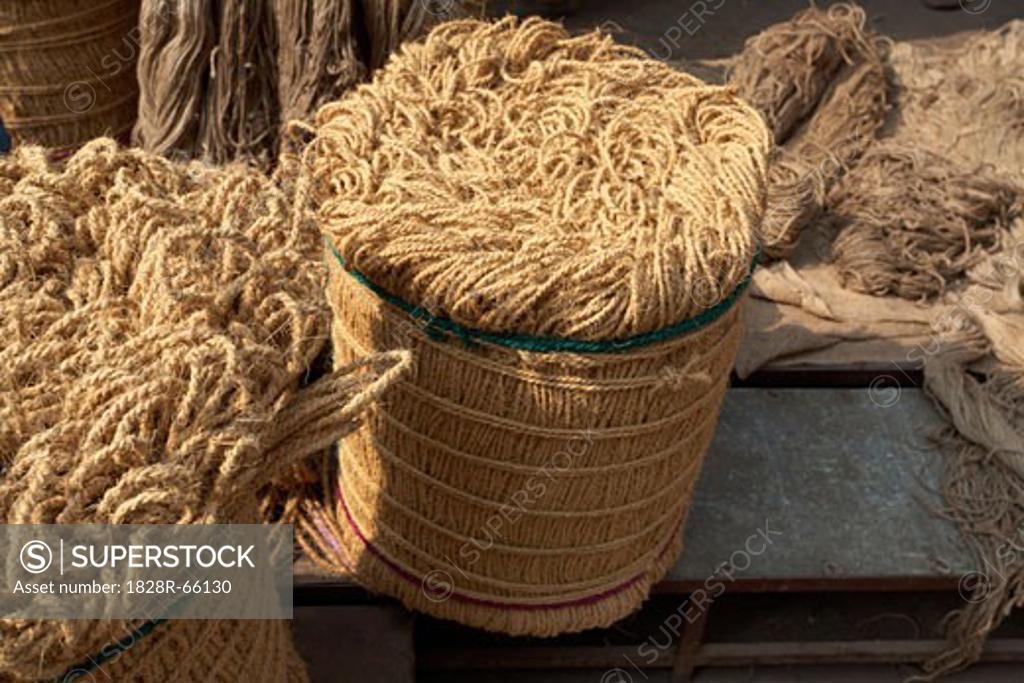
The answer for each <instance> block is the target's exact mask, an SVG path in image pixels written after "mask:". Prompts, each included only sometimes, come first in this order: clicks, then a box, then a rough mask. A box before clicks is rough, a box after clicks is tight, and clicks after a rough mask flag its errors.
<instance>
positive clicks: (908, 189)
mask: <svg viewBox="0 0 1024 683" xmlns="http://www.w3.org/2000/svg"><path fill="white" fill-rule="evenodd" d="M1022 196H1024V195H1022V189H1021V188H1019V187H1016V186H1015V185H1014V184H1013V183H1011V182H1009V181H1006V180H1003V179H1000V178H999V177H998V176H996V175H994V174H993V173H992V172H991V171H988V170H986V169H984V168H978V169H971V170H967V169H964V168H962V167H961V166H960V165H959V164H957V163H955V162H952V161H950V160H948V159H946V158H944V157H940V156H938V155H935V154H931V153H929V152H925V151H923V150H916V149H914V148H911V147H906V146H902V145H900V144H898V143H897V144H894V143H882V144H879V145H877V146H875V147H873V148H872V149H871V150H870V151H869V152H868V153H867V154H865V155H864V158H863V159H862V160H861V162H860V163H859V164H858V165H857V166H856V167H855V168H854V169H853V170H852V171H851V172H850V173H849V174H848V175H847V176H846V178H845V179H844V180H843V182H842V183H841V184H840V186H839V187H838V188H837V189H836V192H835V193H834V194H833V195H832V196H831V197H830V198H829V211H830V214H831V215H830V220H831V221H832V222H834V223H836V224H837V226H838V227H839V234H838V235H837V237H836V240H835V242H834V244H833V255H834V257H835V262H836V268H837V270H838V273H839V276H840V279H841V280H842V282H843V286H845V287H847V288H850V289H855V290H857V291H861V292H866V293H869V294H875V295H886V294H894V295H896V296H901V297H903V298H906V299H926V298H933V297H935V296H938V295H939V294H941V293H942V292H943V291H944V290H945V289H946V287H947V285H948V284H951V283H956V282H957V281H959V280H961V279H962V278H963V277H964V275H965V274H966V273H967V271H968V270H969V269H970V268H971V267H972V266H975V265H977V264H978V263H980V262H981V259H982V258H983V257H984V255H985V254H986V253H987V252H991V251H993V250H994V249H995V248H996V247H997V246H998V244H999V236H1000V234H1003V233H1005V232H1007V230H1008V229H1009V226H1010V225H1011V223H1012V222H1013V220H1014V219H1015V218H1016V217H1017V216H1020V215H1021V212H1022V208H1024V207H1022V204H1021V197H1022Z"/></svg>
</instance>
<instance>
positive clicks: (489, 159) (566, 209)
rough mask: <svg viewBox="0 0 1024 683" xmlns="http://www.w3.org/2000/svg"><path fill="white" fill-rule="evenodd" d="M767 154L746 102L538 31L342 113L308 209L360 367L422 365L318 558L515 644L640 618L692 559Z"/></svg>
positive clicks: (386, 72)
mask: <svg viewBox="0 0 1024 683" xmlns="http://www.w3.org/2000/svg"><path fill="white" fill-rule="evenodd" d="M384 122H387V124H386V125H384ZM770 145H771V140H770V134H769V132H768V130H767V129H766V128H765V126H764V124H763V122H762V120H761V118H760V116H759V115H758V114H757V113H756V112H755V111H754V110H753V109H751V108H750V107H749V106H747V105H745V104H743V103H742V102H741V101H740V100H739V99H738V98H736V97H735V96H734V94H733V93H732V91H731V90H730V89H728V88H722V87H712V86H708V85H706V84H704V83H702V82H700V81H699V80H697V79H695V78H693V77H691V76H689V75H687V74H684V73H680V72H677V71H675V70H673V69H671V68H669V67H667V66H665V65H664V64H661V63H659V62H656V61H653V60H650V59H648V58H646V57H645V56H644V55H643V53H641V52H639V51H637V50H634V49H632V48H628V47H624V46H621V45H617V44H616V43H615V42H614V41H613V40H612V39H611V38H610V37H608V36H605V35H602V34H600V33H593V34H589V35H584V36H580V37H575V38H573V37H570V36H569V35H568V34H567V33H566V32H565V30H563V29H562V28H561V27H560V26H558V25H556V24H553V23H550V22H546V21H543V20H539V19H528V20H526V21H524V22H522V23H520V22H518V21H517V20H516V19H513V18H509V19H505V20H502V21H500V22H497V23H493V24H490V23H483V22H478V21H459V22H452V23H448V24H444V25H442V26H440V27H438V28H436V29H435V30H433V31H432V32H431V33H430V34H429V35H428V36H427V38H426V39H425V41H424V42H422V43H416V44H411V45H406V46H405V47H404V48H403V49H402V50H401V51H400V52H399V53H398V54H397V55H396V56H395V57H394V58H393V59H392V60H391V62H389V63H388V65H387V66H386V67H385V68H384V69H383V70H382V71H380V72H379V73H378V74H377V76H376V77H375V79H374V81H373V83H372V84H370V85H369V86H365V87H361V88H359V89H358V90H356V91H354V92H353V93H351V94H350V95H349V96H348V97H346V98H345V99H343V100H341V101H340V102H338V103H334V104H330V105H327V106H325V107H324V108H323V109H321V111H320V112H319V114H318V117H317V138H316V141H315V142H314V143H313V144H311V145H310V146H309V148H307V153H306V159H305V167H306V168H305V171H306V175H305V176H304V177H303V178H302V181H301V182H300V196H301V198H300V199H299V200H297V201H300V206H304V207H305V206H307V204H306V202H307V201H308V202H309V204H308V208H310V210H311V211H313V212H315V215H316V217H317V221H318V224H319V227H320V229H321V230H322V231H323V233H324V235H325V237H326V239H327V240H328V242H329V249H328V251H327V256H328V260H329V261H330V262H331V269H332V270H331V277H330V284H329V294H328V298H329V301H330V303H331V306H332V308H333V309H334V311H335V318H334V321H333V323H332V337H333V341H334V349H335V362H336V363H341V364H344V363H348V362H350V360H351V359H352V358H356V357H360V356H362V355H364V354H366V353H372V352H375V351H383V350H388V349H394V348H399V347H402V348H405V347H408V348H411V350H412V351H413V355H414V358H415V363H414V369H413V371H412V372H411V374H410V375H409V376H408V378H407V379H405V380H403V381H400V382H398V384H396V386H395V387H394V388H393V390H392V392H391V393H390V394H389V397H388V400H387V401H386V402H385V403H383V404H380V405H378V406H375V408H374V409H373V410H372V413H371V414H372V417H370V418H368V420H367V422H366V423H365V425H364V426H363V428H361V429H360V430H359V431H358V432H357V433H356V434H355V435H353V437H351V440H349V441H347V442H346V443H344V444H341V446H340V456H339V470H340V478H339V480H338V481H337V482H336V484H335V485H334V486H336V490H335V491H334V493H335V496H334V498H333V500H332V501H331V502H330V504H328V505H327V506H325V508H324V509H321V510H316V509H314V510H313V511H312V512H311V514H310V519H309V521H308V524H307V526H306V529H307V530H308V531H309V533H310V535H311V536H312V537H316V538H314V539H312V540H314V541H315V545H317V546H318V552H317V553H316V557H317V558H318V559H319V560H320V561H321V562H322V563H323V564H325V565H327V566H329V567H335V568H339V569H340V568H343V567H347V568H348V570H349V571H353V572H355V574H356V575H357V576H358V578H359V579H360V580H361V581H364V582H365V583H366V584H367V585H368V586H370V587H371V588H373V589H376V590H380V591H383V592H386V593H389V594H391V595H395V596H397V597H399V598H400V599H401V600H402V601H403V602H404V603H405V604H406V605H408V606H410V607H412V608H414V609H418V610H421V611H424V612H427V613H430V614H433V615H437V616H440V617H445V618H451V619H455V620H458V621H461V622H463V623H467V624H471V625H474V626H478V627H482V628H486V629H491V630H495V631H502V632H506V633H512V634H536V635H553V634H557V633H561V632H566V631H577V630H582V629H586V628H591V627H597V626H602V625H607V624H610V623H612V622H614V621H615V620H616V619H619V618H621V617H622V616H623V615H625V614H627V613H629V612H630V611H632V610H633V609H635V608H636V607H637V606H638V605H639V604H640V602H641V601H642V600H643V599H644V598H645V596H646V595H647V592H648V590H649V588H650V586H651V585H652V583H653V582H655V581H657V580H658V579H659V578H660V577H661V576H662V575H663V574H664V572H665V571H666V570H667V568H668V567H669V566H670V565H672V563H673V562H674V561H675V558H676V556H677V554H678V552H679V550H680V545H681V527H682V525H683V523H684V521H685V517H686V513H687V510H688V499H689V495H690V492H691V490H692V487H693V484H694V481H695V480H696V478H697V475H698V472H699V469H700V464H701V459H702V457H703V453H704V451H705V448H706V446H707V445H708V442H709V440H710V439H711V436H712V433H713V431H714V427H715V422H716V419H717V415H718V409H719V405H720V402H721V400H722V396H723V394H724V391H725V388H726V384H727V382H728V375H729V371H730V368H731V365H732V361H733V358H734V355H735V353H736V347H737V343H738V340H739V328H738V324H737V310H738V301H739V299H740V298H741V296H742V293H743V290H744V288H745V285H746V283H747V281H748V279H749V275H750V269H751V267H752V260H753V259H754V257H755V250H756V246H755V237H754V234H755V230H756V228H757V225H758V223H759V221H760V219H761V215H762V211H763V203H764V185H765V176H766V163H767V162H766V157H767V154H768V150H769V148H770ZM304 193H308V196H307V195H305V194H304ZM343 263H344V266H343V265H342V264H343ZM332 488H334V487H332Z"/></svg>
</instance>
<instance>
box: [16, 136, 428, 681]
mask: <svg viewBox="0 0 1024 683" xmlns="http://www.w3.org/2000/svg"><path fill="white" fill-rule="evenodd" d="M0 183H3V184H6V185H7V186H8V187H9V189H10V191H9V193H7V194H5V195H4V196H3V197H0V367H2V368H3V371H2V372H0V455H2V463H0V467H2V468H3V472H2V477H0V520H2V521H3V522H4V523H8V524H14V523H115V524H121V523H210V522H254V521H258V519H257V506H258V493H259V491H260V489H261V488H262V487H263V486H265V485H266V484H267V483H268V482H269V481H270V480H271V478H273V477H274V476H275V475H276V474H277V473H280V472H282V471H283V470H284V469H286V468H287V467H288V466H289V465H290V464H292V463H294V462H296V461H298V460H300V459H302V458H303V457H304V456H306V455H308V454H310V453H313V452H316V451H319V450H321V449H323V448H325V447H326V446H327V445H329V444H331V443H333V442H335V441H337V439H338V438H340V437H341V436H342V435H344V434H345V433H347V432H348V431H350V430H351V429H353V428H354V427H355V426H356V418H357V417H358V415H359V413H360V412H361V411H362V410H363V409H364V408H365V407H366V405H367V403H368V402H369V401H370V400H371V399H373V398H374V397H376V396H377V395H378V394H379V393H380V391H382V390H383V388H384V387H385V386H386V385H387V384H388V383H390V382H391V381H393V380H394V379H395V378H396V375H397V373H399V372H401V371H402V370H403V369H404V367H406V366H407V365H408V363H409V359H408V356H407V354H402V353H395V354H392V355H389V356H375V357H372V358H370V359H367V360H362V359H353V360H354V361H355V362H354V363H352V364H350V365H349V366H346V367H342V366H339V367H338V370H337V371H336V372H335V373H332V374H330V375H328V376H327V377H324V378H321V379H320V380H317V381H316V382H314V383H313V384H311V385H310V386H308V387H306V388H303V389H299V384H300V381H301V380H302V379H303V378H304V377H305V375H306V373H307V371H308V369H309V367H310V364H311V363H312V361H313V359H314V358H315V357H316V356H317V354H318V353H319V352H320V350H321V348H322V347H323V345H324V342H325V338H326V333H327V320H328V315H327V311H326V308H325V306H324V297H323V295H322V285H323V276H324V270H323V268H322V266H321V265H319V253H320V238H319V235H317V234H316V232H315V229H313V228H312V226H311V225H310V224H309V223H308V222H306V221H302V220H293V217H292V214H291V203H290V202H289V200H288V197H287V196H286V195H285V194H284V193H283V192H282V191H281V190H280V189H278V188H277V187H276V186H275V184H274V183H273V182H272V181H270V180H268V179H267V178H265V177H264V176H262V175H260V174H258V173H256V172H254V171H251V170H247V169H244V168H240V167H230V168H227V169H224V170H220V169H213V168H209V167H204V166H202V165H199V164H193V165H190V166H184V165H179V164H174V163H171V162H169V161H166V160H164V159H162V158H159V157H157V156H154V155H151V154H148V153H144V152H141V151H138V150H128V151H125V150H120V149H118V147H117V145H116V144H115V143H114V142H113V141H111V140H97V141H95V142H92V143H90V144H89V145H87V146H86V147H84V148H83V149H82V150H81V151H79V152H78V153H77V154H76V155H75V156H73V157H72V158H71V159H70V160H69V161H68V162H67V164H66V167H61V168H57V167H49V166H47V164H46V162H45V160H43V158H42V154H41V152H40V151H39V150H35V149H31V148H23V149H20V150H19V151H18V152H17V153H16V154H15V155H14V156H13V157H10V158H5V159H3V160H2V161H0ZM203 628H208V629H213V630H214V631H217V632H220V633H221V635H220V636H217V637H211V639H210V640H209V641H205V640H204V641H202V649H196V650H191V651H189V650H187V648H186V649H183V646H180V643H181V642H185V641H188V639H189V638H191V637H192V636H191V635H190V634H193V632H194V629H195V626H188V625H178V624H169V625H167V626H166V627H161V629H159V630H158V633H159V634H160V635H157V634H156V633H155V634H153V636H151V637H152V638H154V639H155V642H156V643H157V644H154V645H149V644H147V645H146V646H145V647H144V648H143V649H142V650H140V651H137V652H142V653H144V652H148V651H149V649H148V648H150V647H153V648H155V649H156V650H159V651H161V652H164V654H163V655H160V657H163V659H162V660H161V661H163V662H165V664H166V663H168V662H170V661H171V660H172V659H176V658H181V657H192V658H194V659H195V660H196V661H197V662H198V661H207V662H208V660H209V658H216V657H217V656H219V655H220V654H222V653H223V654H224V655H225V656H227V657H232V656H235V655H242V654H244V655H246V656H249V655H250V654H251V653H247V652H246V649H247V648H248V649H250V650H251V649H254V648H256V647H262V645H261V641H260V638H264V637H266V638H278V639H279V638H284V637H286V635H287V633H286V631H285V630H283V628H282V627H281V626H280V625H266V624H265V625H263V626H260V625H259V624H257V623H254V624H248V625H246V628H245V629H244V633H249V634H251V636H252V638H251V639H250V642H249V643H248V644H247V645H244V646H241V645H239V646H238V647H235V646H232V648H233V649H232V648H228V649H227V650H223V651H222V650H220V649H218V648H221V646H224V645H225V640H224V638H228V640H229V641H230V640H231V639H232V638H239V637H241V636H240V635H238V634H236V633H234V631H231V629H230V627H228V626H217V625H216V624H210V625H207V626H204V627H203ZM127 631H128V625H127V624H125V623H124V622H86V621H64V622H52V621H36V620H20V621H0V675H11V676H16V677H18V678H24V679H28V680H36V679H39V678H44V677H49V676H56V675H59V674H61V673H62V672H63V670H64V668H65V667H67V666H70V665H72V664H73V663H75V662H78V661H82V660H84V659H85V658H86V657H88V656H92V655H94V654H95V653H97V652H99V651H100V649H101V648H103V647H105V646H107V645H108V644H109V643H111V642H113V641H114V640H116V639H117V637H118V636H119V635H122V634H124V633H125V632H127ZM227 631H231V633H227ZM261 634H262V635H261ZM274 634H277V635H274ZM147 640H148V638H147ZM143 642H146V641H143ZM176 643H178V644H176ZM272 651H275V652H279V653H285V654H287V653H290V652H291V645H290V644H288V643H287V642H281V643H279V644H278V646H277V648H276V650H272ZM231 652H234V653H235V655H232V654H231ZM168 653H170V654H168ZM154 656H156V655H154ZM268 656H269V655H268ZM282 656H284V655H282ZM288 656H289V657H290V656H291V655H288ZM125 658H126V662H125V663H124V664H123V666H126V667H129V668H132V667H139V668H140V670H143V671H147V672H149V673H147V674H146V676H148V677H144V676H141V677H136V678H132V679H131V680H139V681H154V682H155V681H163V680H167V679H168V670H167V669H164V670H163V672H162V673H163V675H158V674H160V673H161V672H160V671H159V670H158V669H159V667H157V668H156V669H154V668H152V667H154V666H157V665H156V664H153V663H151V662H149V661H148V660H146V661H142V660H143V659H146V658H145V657H142V658H141V659H140V656H139V655H137V653H133V652H129V653H127V654H126V655H125ZM253 661H254V662H259V661H262V660H260V659H259V658H254V659H253ZM177 664H178V665H179V666H180V664H181V663H180V662H178V663H177ZM282 666H284V665H282ZM298 666H299V665H298V663H296V662H292V663H289V664H287V666H284V668H285V669H287V670H289V671H292V670H297V668H296V667H298ZM133 670H134V669H133ZM175 670H177V669H175ZM280 670H281V666H278V667H267V668H266V670H262V669H256V668H252V669H245V670H243V671H244V672H247V673H239V672H237V671H233V672H231V675H232V676H235V675H238V676H239V678H238V679H235V678H232V679H231V680H253V681H267V682H268V683H270V682H271V681H273V682H274V683H277V681H279V680H282V679H275V678H272V677H270V676H272V675H273V674H274V672H275V671H280ZM192 680H196V679H192Z"/></svg>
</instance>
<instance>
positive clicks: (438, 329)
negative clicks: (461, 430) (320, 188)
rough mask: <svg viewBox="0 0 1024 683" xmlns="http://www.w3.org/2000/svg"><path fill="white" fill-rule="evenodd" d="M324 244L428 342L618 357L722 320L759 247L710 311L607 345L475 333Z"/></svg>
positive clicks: (739, 293) (743, 287) (740, 290)
mask: <svg viewBox="0 0 1024 683" xmlns="http://www.w3.org/2000/svg"><path fill="white" fill-rule="evenodd" d="M326 241H327V246H328V247H329V248H330V250H331V252H332V253H333V254H334V257H335V258H336V259H338V263H339V264H341V267H342V269H343V270H345V272H347V273H349V274H350V275H351V276H352V277H354V278H355V279H356V280H358V281H359V282H360V283H362V284H363V285H365V286H366V287H367V288H368V289H369V290H370V291H372V292H373V293H374V294H376V295H377V296H378V297H380V298H381V299H383V300H384V301H386V302H387V303H389V304H391V305H393V306H396V307H397V308H399V309H401V310H402V311H404V312H405V313H407V314H409V315H410V316H412V317H413V318H415V319H416V320H421V321H423V322H424V323H425V329H426V333H427V335H428V336H429V337H430V338H432V339H437V340H441V339H444V337H445V335H446V334H450V335H453V336H455V337H458V338H459V339H461V340H462V341H463V342H464V343H465V344H466V345H467V346H472V345H473V344H474V343H476V342H484V343H488V344H495V345H497V346H504V347H507V348H510V349H516V350H518V351H534V352H538V353H553V352H554V353H621V352H623V351H628V350H630V349H636V348H639V347H642V346H648V345H650V344H656V343H658V342H662V341H666V340H668V339H672V338H673V337H678V336H681V335H684V334H687V333H689V332H693V331H695V330H699V329H700V328H702V327H706V326H707V325H710V324H711V323H713V322H714V321H715V320H717V319H718V318H720V317H722V316H723V315H724V314H725V313H726V312H728V311H729V309H731V308H732V307H733V306H734V305H735V304H736V302H737V301H739V299H740V297H741V296H742V295H743V292H744V291H745V290H746V289H747V287H748V286H750V281H751V279H752V278H753V276H754V269H755V268H756V267H757V263H758V261H759V260H760V257H761V247H760V245H758V247H757V251H756V252H755V253H754V258H753V259H752V260H751V262H750V271H749V272H748V273H747V276H746V277H745V278H743V280H742V281H741V282H740V283H739V284H738V285H736V288H735V289H733V290H732V291H731V292H730V293H729V295H728V296H727V297H725V298H724V299H722V300H721V301H719V302H718V303H717V304H715V305H714V306H712V307H711V308H708V309H707V310H705V311H701V312H700V313H699V314H698V315H695V316H693V317H692V318H687V319H686V320H681V321H680V322H677V323H674V324H672V325H668V326H667V327H662V328H661V329H657V330H654V331H652V332H644V333H643V334H637V335H634V336H632V337H624V338H622V339H613V340H607V341H603V340H602V341H586V340H582V339H566V338H564V337H534V336H531V335H525V334H499V333H495V332H487V331H485V330H478V329H474V328H471V327H466V326H464V325H460V324H459V323H457V322H455V321H453V320H450V319H448V318H443V317H439V316H436V315H433V314H432V313H431V312H430V311H428V310H426V309H425V308H423V307H422V306H413V305H412V304H410V303H409V302H407V301H405V300H404V299H402V298H400V297H397V296H395V295H394V294H392V293H391V292H389V291H387V290H386V289H384V288H383V287H381V286H379V285H377V284H375V283H374V282H372V281H371V280H370V279H369V278H367V277H366V276H365V275H363V274H362V273H360V272H359V271H357V270H348V268H347V267H346V265H345V258H344V257H343V256H342V255H341V253H340V252H339V251H338V249H337V248H336V247H335V246H334V243H333V242H332V241H331V240H330V239H327V240H326Z"/></svg>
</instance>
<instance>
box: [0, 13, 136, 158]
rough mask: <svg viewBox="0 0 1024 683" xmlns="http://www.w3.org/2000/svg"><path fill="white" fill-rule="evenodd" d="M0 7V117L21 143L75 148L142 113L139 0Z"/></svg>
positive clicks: (124, 128)
mask: <svg viewBox="0 0 1024 683" xmlns="http://www.w3.org/2000/svg"><path fill="white" fill-rule="evenodd" d="M2 5H3V6H2V7H0V118H3V120H4V124H5V125H6V127H7V128H8V129H9V130H10V132H11V135H12V137H13V138H14V141H15V143H16V144H23V145H24V144H39V145H45V146H47V147H51V148H53V149H56V150H60V151H64V150H70V149H73V148H75V147H78V146H79V145H81V144H84V143H85V142H87V141H88V140H91V139H92V138H94V137H98V136H100V135H112V136H120V135H124V134H126V133H127V132H128V131H129V130H130V128H131V126H132V122H133V121H134V120H135V108H136V101H137V96H138V88H137V86H136V81H135V56H136V52H137V41H138V36H137V34H136V33H135V27H136V21H137V18H138V11H139V0H98V1H96V2H89V3H82V2H78V1H77V0H18V1H17V2H4V3H2Z"/></svg>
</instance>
